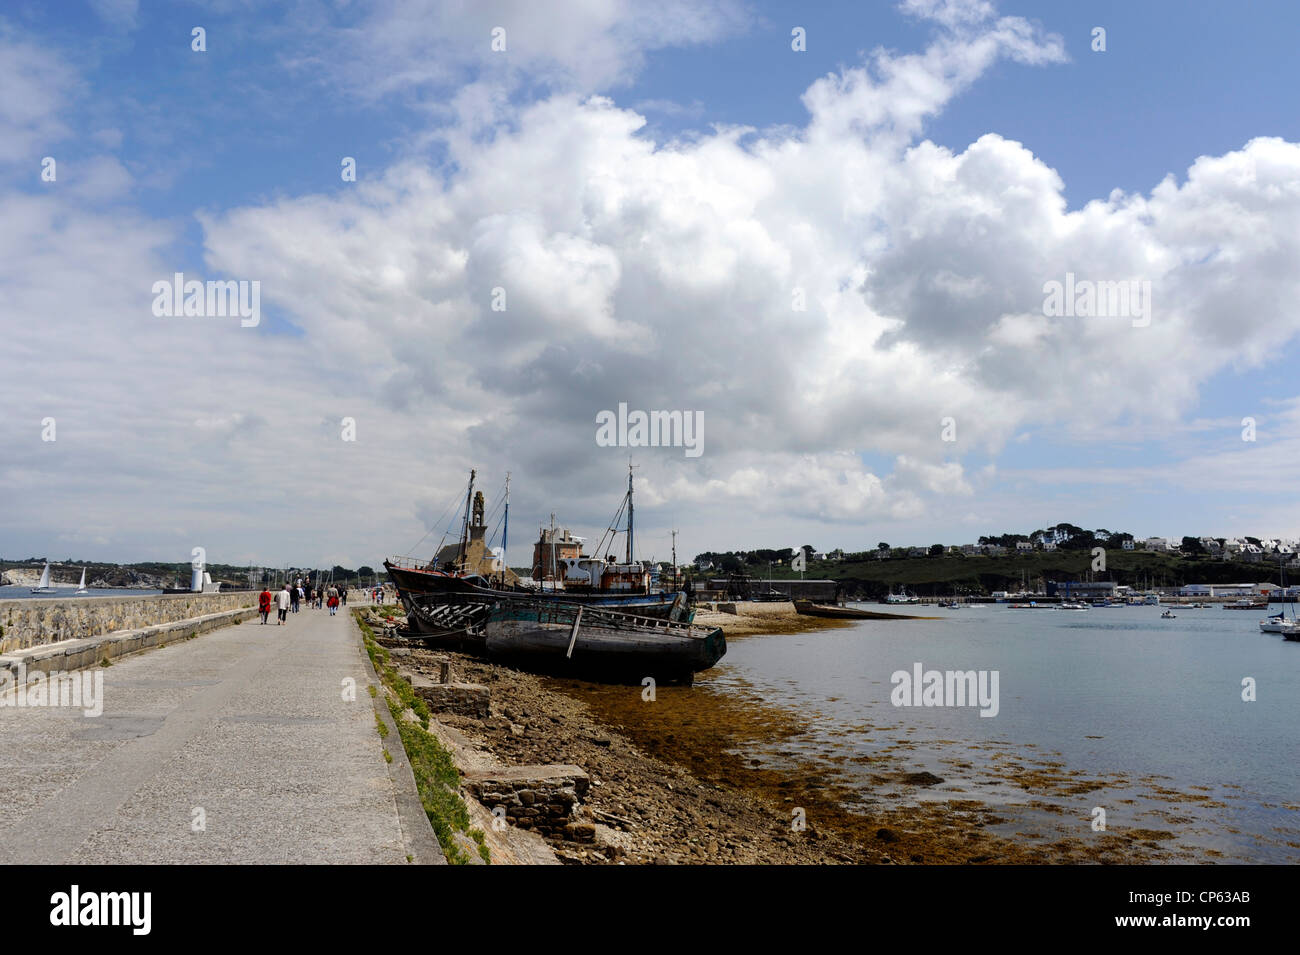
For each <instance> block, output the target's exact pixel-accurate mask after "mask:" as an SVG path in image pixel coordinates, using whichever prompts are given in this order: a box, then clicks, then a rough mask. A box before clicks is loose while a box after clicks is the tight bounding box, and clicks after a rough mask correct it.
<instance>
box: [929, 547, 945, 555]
mask: <svg viewBox="0 0 1300 955" xmlns="http://www.w3.org/2000/svg"><path fill="white" fill-rule="evenodd" d="M943 550H944V548H943V545H942V544H931V545H930V556H931V557H942V556H943Z"/></svg>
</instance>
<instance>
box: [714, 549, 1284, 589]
mask: <svg viewBox="0 0 1300 955" xmlns="http://www.w3.org/2000/svg"><path fill="white" fill-rule="evenodd" d="M1091 567H1092V555H1091V554H1090V553H1089V552H1088V551H1051V552H1043V551H1034V552H1032V553H1029V554H1026V555H1023V556H1010V555H1008V556H1005V557H985V556H967V555H957V554H944V555H942V556H939V557H907V558H892V559H889V560H866V561H828V560H823V561H809V562H808V568H807V570H806V571H805V572H804V575H803V576H805V577H810V578H823V579H828V580H838V581H843V582H844V584H845V590H846V591H847V592H848V593H850V594H860V595H862V596H866V597H880V596H883V595H884V594H886V593H888V592H889V591H890V589H891V588H893V589H898V588H901V587H906V588H907V589H908V590H910V591H912V592H913V593H916V594H918V595H920V596H923V597H929V596H949V595H952V594H954V593H965V594H974V595H979V594H985V595H987V594H989V593H992V592H993V591H995V590H1020V589H1022V587H1024V588H1027V589H1038V588H1040V587H1041V586H1042V585H1043V584H1044V583H1045V582H1047V581H1053V580H1054V581H1067V580H1113V581H1115V583H1117V584H1127V585H1129V586H1131V587H1178V586H1182V585H1183V584H1201V583H1217V584H1228V583H1239V582H1249V583H1259V582H1263V581H1273V582H1274V583H1280V573H1279V571H1278V568H1277V566H1276V565H1273V564H1267V563H1259V564H1247V563H1240V562H1237V561H1225V560H1214V559H1213V558H1209V557H1180V556H1178V555H1175V554H1159V553H1153V552H1147V551H1125V550H1117V551H1107V553H1106V572H1105V573H1092V572H1091ZM748 569H749V572H750V573H751V574H753V576H754V577H756V578H760V579H762V578H766V577H767V571H768V568H767V567H766V566H764V567H762V568H761V569H760V568H756V567H750V568H748ZM697 576H707V574H704V575H697ZM798 576H799V574H798V572H794V571H791V570H790V569H789V567H777V568H773V577H774V578H775V579H778V580H784V579H788V578H791V577H794V578H797V577H798ZM1292 576H1293V577H1296V578H1300V574H1295V575H1292ZM1293 582H1300V581H1293Z"/></svg>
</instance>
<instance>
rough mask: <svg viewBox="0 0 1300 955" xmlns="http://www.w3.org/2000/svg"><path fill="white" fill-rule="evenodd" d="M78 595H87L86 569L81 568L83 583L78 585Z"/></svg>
mask: <svg viewBox="0 0 1300 955" xmlns="http://www.w3.org/2000/svg"><path fill="white" fill-rule="evenodd" d="M77 593H79V594H84V593H86V568H85V567H83V568H81V583H79V584H77Z"/></svg>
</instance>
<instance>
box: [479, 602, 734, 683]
mask: <svg viewBox="0 0 1300 955" xmlns="http://www.w3.org/2000/svg"><path fill="white" fill-rule="evenodd" d="M483 633H484V639H483V649H484V650H485V651H486V652H487V654H488V655H489V656H492V657H501V658H506V659H519V660H525V661H530V662H535V663H540V664H542V665H546V666H547V667H548V669H564V670H572V671H575V672H583V673H590V672H598V673H602V674H610V675H620V676H634V677H637V678H641V677H646V676H651V677H654V678H655V679H658V680H677V679H684V680H687V681H689V680H690V678H691V677H692V675H693V674H695V673H698V672H699V671H701V670H707V669H709V667H711V666H713V665H714V664H715V663H717V662H718V661H719V660H720V659H722V656H723V654H725V653H726V652H727V640H726V637H725V636H723V633H722V628H721V627H696V626H693V625H692V624H688V623H677V622H674V621H671V620H655V619H653V618H650V617H637V616H633V615H631V614H625V613H618V612H616V611H611V610H608V609H605V608H603V607H596V606H592V605H591V604H566V603H559V602H556V601H553V600H526V599H524V600H521V599H506V600H502V601H500V602H499V603H497V604H495V605H493V606H492V607H491V608H490V609H489V610H488V614H487V619H486V621H485V623H484V625H483Z"/></svg>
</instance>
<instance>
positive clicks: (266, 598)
mask: <svg viewBox="0 0 1300 955" xmlns="http://www.w3.org/2000/svg"><path fill="white" fill-rule="evenodd" d="M257 612H258V613H260V614H261V615H262V623H263V624H265V623H266V618H267V617H269V616H271V591H269V590H266V589H263V590H262V593H261V596H259V597H258V598H257Z"/></svg>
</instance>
